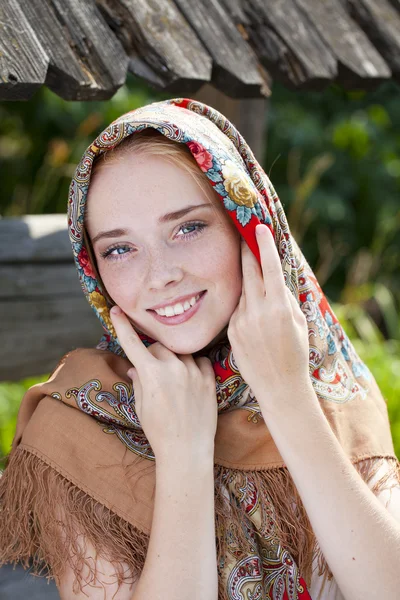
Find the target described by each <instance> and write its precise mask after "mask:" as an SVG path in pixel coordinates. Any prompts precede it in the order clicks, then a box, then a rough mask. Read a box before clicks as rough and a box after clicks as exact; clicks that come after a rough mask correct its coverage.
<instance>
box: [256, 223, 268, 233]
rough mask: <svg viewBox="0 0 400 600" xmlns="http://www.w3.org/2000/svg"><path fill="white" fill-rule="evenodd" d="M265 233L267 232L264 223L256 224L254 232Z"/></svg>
mask: <svg viewBox="0 0 400 600" xmlns="http://www.w3.org/2000/svg"><path fill="white" fill-rule="evenodd" d="M265 233H267V226H266V225H260V224H258V225H256V234H257V235H264V234H265Z"/></svg>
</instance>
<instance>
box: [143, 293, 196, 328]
mask: <svg viewBox="0 0 400 600" xmlns="http://www.w3.org/2000/svg"><path fill="white" fill-rule="evenodd" d="M206 293H207V290H204V292H200V298H199V299H198V300H197V302H195V304H193V306H191V307H190V308H189V309H188V310H186V311H185V312H183V313H181V314H180V315H174V316H173V317H163V316H162V315H159V314H157V313H156V311H155V310H149V312H150V313H151V314H152V315H153V317H154V318H155V319H156V320H157V321H159V322H160V323H163V324H164V325H179V324H180V323H184V322H185V321H188V320H189V319H191V318H192V317H193V316H194V315H195V314H196V313H197V311H198V310H199V309H200V307H201V305H202V303H203V300H204V296H205V295H206Z"/></svg>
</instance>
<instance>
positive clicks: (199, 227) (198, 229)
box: [180, 222, 207, 239]
mask: <svg viewBox="0 0 400 600" xmlns="http://www.w3.org/2000/svg"><path fill="white" fill-rule="evenodd" d="M190 227H196V230H195V231H192V232H190V233H184V234H183V235H184V237H185V238H186V239H187V238H192V237H195V236H196V235H199V234H200V233H201V232H202V231H203V230H204V229H205V228H206V227H207V225H205V224H204V223H197V222H194V223H184V224H183V225H181V226H180V229H188V228H190Z"/></svg>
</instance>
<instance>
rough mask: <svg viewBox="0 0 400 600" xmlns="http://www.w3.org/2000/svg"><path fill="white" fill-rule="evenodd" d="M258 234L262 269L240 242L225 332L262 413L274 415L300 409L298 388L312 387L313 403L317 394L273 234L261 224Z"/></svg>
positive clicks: (300, 318)
mask: <svg viewBox="0 0 400 600" xmlns="http://www.w3.org/2000/svg"><path fill="white" fill-rule="evenodd" d="M256 233H257V235H256V238H257V242H258V246H259V251H260V258H261V267H260V265H259V263H258V261H257V259H256V258H255V256H254V254H253V253H252V252H251V250H250V248H249V247H248V246H247V244H246V243H245V242H242V272H243V283H242V295H241V297H240V300H239V304H238V306H237V307H236V309H235V311H234V313H233V314H232V316H231V319H230V322H229V326H228V330H227V335H228V339H229V341H230V343H231V347H232V352H233V355H234V359H235V362H236V364H237V366H238V369H239V371H240V373H241V375H242V377H243V379H244V380H245V381H246V382H247V383H248V385H249V386H250V388H251V390H252V392H253V393H254V394H255V396H256V398H257V400H258V402H259V404H260V407H261V408H262V412H263V414H264V413H265V410H266V411H267V412H268V411H269V410H271V411H272V412H273V413H275V414H276V410H275V409H277V411H278V412H281V411H282V410H284V411H285V412H286V410H288V409H290V408H293V407H294V406H297V408H299V407H298V405H296V396H297V395H298V393H299V391H300V390H310V394H306V396H307V395H309V396H310V398H312V399H311V402H315V400H316V396H315V394H314V393H313V387H312V384H311V381H310V377H309V363H308V361H309V344H308V327H307V321H306V318H305V316H304V314H303V312H302V311H301V309H300V306H299V304H298V302H297V300H296V299H295V298H294V297H293V295H292V293H291V292H290V290H289V288H288V287H287V286H286V284H285V280H284V277H283V273H282V267H281V263H280V259H279V255H278V252H277V249H276V246H275V242H274V239H273V236H272V234H271V232H270V231H269V229H268V227H267V226H266V225H263V224H260V225H257V227H256ZM263 399H266V401H267V404H266V403H265V402H263ZM261 404H263V406H261ZM264 416H265V414H264Z"/></svg>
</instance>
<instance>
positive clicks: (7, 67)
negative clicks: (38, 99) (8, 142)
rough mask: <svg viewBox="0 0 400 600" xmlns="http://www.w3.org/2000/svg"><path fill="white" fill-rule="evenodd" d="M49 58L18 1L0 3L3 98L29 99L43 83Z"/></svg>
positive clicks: (0, 85)
mask: <svg viewBox="0 0 400 600" xmlns="http://www.w3.org/2000/svg"><path fill="white" fill-rule="evenodd" d="M48 63H49V57H48V55H47V53H46V52H45V50H44V49H43V47H42V46H41V44H40V42H39V40H38V38H37V37H36V34H35V32H34V30H33V29H32V27H31V26H30V24H29V22H28V21H27V19H26V17H25V15H24V13H23V11H22V10H21V7H20V5H19V2H18V0H7V1H6V2H4V3H3V2H2V3H1V4H0V100H27V99H28V98H30V97H31V96H32V95H33V94H34V93H35V91H36V90H37V89H38V88H39V87H40V86H41V85H42V84H43V83H44V81H45V79H46V73H47V66H48Z"/></svg>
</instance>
